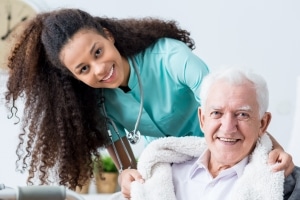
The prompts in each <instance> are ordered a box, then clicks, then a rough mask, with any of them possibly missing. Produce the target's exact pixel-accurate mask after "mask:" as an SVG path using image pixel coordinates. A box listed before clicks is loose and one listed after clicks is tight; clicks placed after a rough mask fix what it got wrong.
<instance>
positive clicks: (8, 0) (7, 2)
mask: <svg viewBox="0 0 300 200" xmlns="http://www.w3.org/2000/svg"><path fill="white" fill-rule="evenodd" d="M36 14H37V12H36V11H35V10H34V8H33V7H31V6H30V5H29V4H27V3H26V2H24V1H22V0H0V68H2V69H3V68H4V69H5V68H6V62H7V56H8V53H9V52H10V49H11V45H12V41H13V36H14V35H15V34H18V33H19V32H20V30H21V28H22V23H24V22H25V21H26V20H28V19H30V18H32V17H33V16H35V15H36Z"/></svg>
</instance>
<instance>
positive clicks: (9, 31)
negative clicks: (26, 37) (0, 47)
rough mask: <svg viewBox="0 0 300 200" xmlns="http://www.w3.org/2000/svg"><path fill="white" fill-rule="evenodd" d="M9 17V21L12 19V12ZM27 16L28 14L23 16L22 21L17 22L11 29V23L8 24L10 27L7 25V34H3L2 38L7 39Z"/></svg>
mask: <svg viewBox="0 0 300 200" xmlns="http://www.w3.org/2000/svg"><path fill="white" fill-rule="evenodd" d="M7 17H8V19H9V21H10V19H11V17H10V14H9V15H8V16H7ZM27 18H28V17H27V16H26V17H23V18H22V19H21V21H20V22H19V23H17V24H16V25H15V26H14V27H12V28H11V29H10V25H8V27H7V32H6V34H5V35H3V36H2V37H1V40H5V39H6V38H7V37H8V36H9V35H10V34H11V32H13V31H14V30H15V29H16V28H17V27H18V25H19V24H21V23H22V22H23V21H25V20H26V19H27ZM9 24H10V23H9Z"/></svg>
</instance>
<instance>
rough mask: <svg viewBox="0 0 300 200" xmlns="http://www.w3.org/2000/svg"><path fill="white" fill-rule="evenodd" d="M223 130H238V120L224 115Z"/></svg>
mask: <svg viewBox="0 0 300 200" xmlns="http://www.w3.org/2000/svg"><path fill="white" fill-rule="evenodd" d="M221 123H222V124H221V129H222V130H223V131H224V132H234V131H236V130H237V119H236V118H235V117H234V116H232V115H229V114H228V115H223V117H222V120H221Z"/></svg>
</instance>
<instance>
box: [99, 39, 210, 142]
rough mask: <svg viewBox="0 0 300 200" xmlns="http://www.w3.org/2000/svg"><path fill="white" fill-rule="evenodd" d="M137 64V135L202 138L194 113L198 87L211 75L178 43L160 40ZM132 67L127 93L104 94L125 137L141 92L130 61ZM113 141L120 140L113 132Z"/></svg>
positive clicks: (109, 111) (110, 113) (138, 56)
mask: <svg viewBox="0 0 300 200" xmlns="http://www.w3.org/2000/svg"><path fill="white" fill-rule="evenodd" d="M132 59H134V60H135V63H136V66H137V69H138V73H139V74H140V77H141V82H142V88H143V92H144V109H143V112H142V117H141V121H140V124H139V128H138V130H139V131H140V132H141V134H142V135H144V136H147V137H148V136H149V138H152V137H154V138H158V137H166V136H177V137H180V136H187V135H196V136H203V133H202V132H201V130H200V127H199V122H198V115H197V107H198V106H199V97H198V96H199V92H200V84H201V82H202V79H203V77H204V76H205V75H207V74H208V73H209V69H208V67H207V66H206V64H205V63H204V62H203V61H202V60H201V59H200V58H198V57H197V56H196V55H195V54H193V53H192V51H191V49H190V48H188V47H187V46H186V44H184V43H183V42H181V41H178V40H175V39H170V38H162V39H159V40H158V41H157V42H156V43H154V44H153V45H151V46H150V47H148V48H146V49H145V50H144V51H142V52H140V53H138V54H136V55H135V56H134V57H132ZM128 60H129V64H130V77H129V82H128V87H129V88H130V89H131V90H130V91H129V92H126V93H125V92H124V91H123V90H122V89H120V88H116V89H105V90H104V97H105V107H106V111H107V115H108V117H110V118H111V119H112V120H113V121H114V122H115V124H116V125H117V128H118V131H119V133H120V135H121V137H122V136H125V130H124V129H126V130H128V131H131V130H133V129H134V126H135V122H136V119H137V116H138V112H139V107H140V91H139V84H138V78H137V74H136V71H135V70H134V67H133V61H132V60H131V59H130V58H128ZM112 133H113V139H114V141H115V140H117V139H118V137H117V135H116V134H115V133H114V131H112Z"/></svg>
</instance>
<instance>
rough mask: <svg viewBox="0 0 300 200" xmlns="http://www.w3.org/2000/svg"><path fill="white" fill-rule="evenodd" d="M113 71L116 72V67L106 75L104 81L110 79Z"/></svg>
mask: <svg viewBox="0 0 300 200" xmlns="http://www.w3.org/2000/svg"><path fill="white" fill-rule="evenodd" d="M113 72H114V67H112V68H111V70H110V72H109V74H108V75H107V76H105V77H104V78H103V79H102V81H106V80H108V79H109V78H110V77H111V76H112V74H113Z"/></svg>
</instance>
